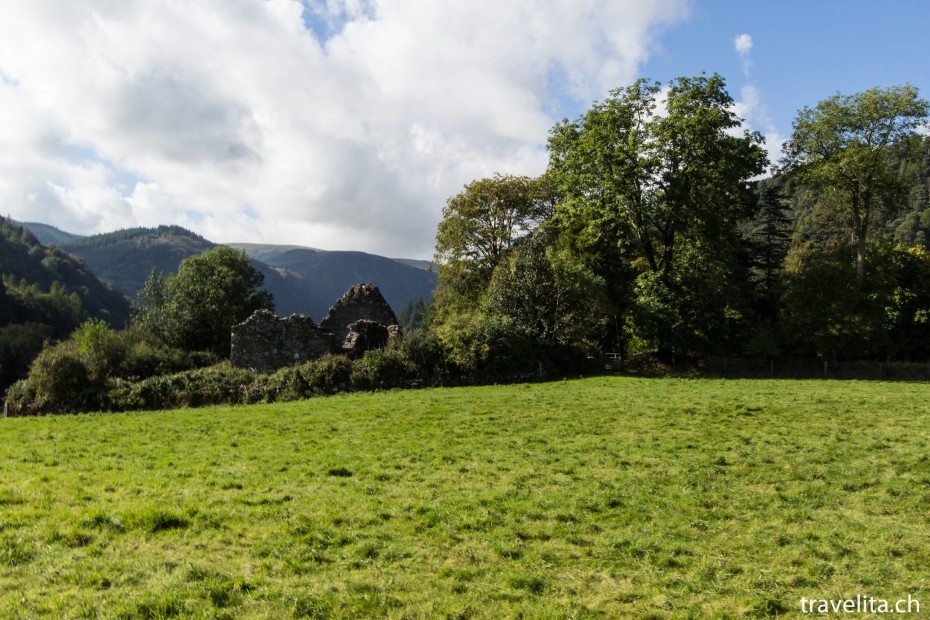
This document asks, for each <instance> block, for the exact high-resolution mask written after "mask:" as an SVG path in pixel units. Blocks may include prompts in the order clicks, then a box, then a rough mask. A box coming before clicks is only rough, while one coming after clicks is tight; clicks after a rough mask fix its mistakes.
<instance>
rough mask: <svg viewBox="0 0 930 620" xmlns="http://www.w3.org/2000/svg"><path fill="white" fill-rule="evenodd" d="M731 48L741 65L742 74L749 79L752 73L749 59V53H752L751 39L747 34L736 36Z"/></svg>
mask: <svg viewBox="0 0 930 620" xmlns="http://www.w3.org/2000/svg"><path fill="white" fill-rule="evenodd" d="M733 48H734V49H735V50H736V53H737V54H739V58H740V62H741V63H742V65H743V74H745V75H746V77H749V74H750V73H751V72H752V59H750V58H749V53H750V52H751V51H752V37H751V36H749V35H748V34H741V35H738V36H737V37H736V38H735V39H733Z"/></svg>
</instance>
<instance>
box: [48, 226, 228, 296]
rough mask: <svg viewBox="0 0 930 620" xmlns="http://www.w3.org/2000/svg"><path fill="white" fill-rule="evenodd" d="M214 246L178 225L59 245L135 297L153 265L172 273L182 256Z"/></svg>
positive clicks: (74, 240)
mask: <svg viewBox="0 0 930 620" xmlns="http://www.w3.org/2000/svg"><path fill="white" fill-rule="evenodd" d="M214 246H215V244H214V243H211V242H210V241H207V240H206V239H204V238H203V237H201V236H200V235H197V234H195V233H192V232H191V231H189V230H186V229H184V228H181V227H180V226H159V227H158V228H127V229H124V230H118V231H116V232H111V233H103V234H99V235H91V236H90V237H79V238H77V239H73V240H72V241H69V242H68V243H63V244H61V246H60V247H61V249H63V250H65V251H66V252H71V253H72V254H75V255H77V256H80V257H81V258H83V259H84V260H85V261H87V264H88V265H90V267H91V269H93V270H94V273H96V274H97V277H99V278H101V279H103V280H106V281H108V282H111V283H112V284H113V286H115V287H116V288H118V289H119V290H121V291H122V292H123V293H125V294H126V295H127V296H128V297H129V298H131V299H135V297H136V294H137V293H138V291H139V289H141V288H142V285H143V284H145V281H146V279H147V278H148V277H149V274H150V273H151V271H152V269H153V268H155V269H158V270H159V271H162V272H164V273H174V272H175V271H177V270H178V266H179V265H180V264H181V261H182V260H184V259H185V258H187V257H188V256H193V255H195V254H200V253H202V252H206V251H207V250H209V249H210V248H212V247H214Z"/></svg>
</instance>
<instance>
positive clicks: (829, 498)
mask: <svg viewBox="0 0 930 620" xmlns="http://www.w3.org/2000/svg"><path fill="white" fill-rule="evenodd" d="M928 396H930V389H928V386H927V385H926V384H903V383H897V384H891V383H871V382H870V383H866V382H820V381H761V380H760V381H714V380H685V379H680V380H666V379H631V378H618V377H604V378H595V379H587V380H579V381H563V382H555V383H547V384H536V385H516V386H505V387H485V388H464V389H443V390H423V391H406V392H389V393H381V394H367V395H366V394H356V395H347V396H338V397H332V398H320V399H312V400H309V401H304V402H297V403H289V404H275V405H267V406H254V407H226V408H208V409H200V410H185V411H171V412H158V413H140V414H108V415H84V416H74V417H49V418H39V419H9V420H0V617H4V618H7V617H8V618H34V617H55V618H98V617H99V618H174V617H183V618H304V617H309V618H359V617H389V618H500V617H520V616H522V617H530V618H602V617H603V618H616V617H652V618H665V617H743V616H748V617H766V616H774V615H781V614H785V615H788V616H800V603H799V601H800V599H801V597H807V598H818V599H820V598H828V599H829V598H833V599H839V598H855V596H856V595H864V596H875V597H879V598H888V599H892V600H894V599H898V598H906V597H907V596H908V595H909V594H910V595H912V596H913V597H914V598H916V599H917V600H919V601H921V602H922V603H923V604H924V605H926V606H928V607H930V595H928V592H927V586H928V583H927V570H926V567H927V566H930V545H928V544H927V542H928V541H927V531H928V525H930V523H928V521H930V452H928V450H927V438H928V437H930V404H928V403H930V398H928Z"/></svg>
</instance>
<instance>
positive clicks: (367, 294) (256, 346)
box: [229, 284, 400, 373]
mask: <svg viewBox="0 0 930 620" xmlns="http://www.w3.org/2000/svg"><path fill="white" fill-rule="evenodd" d="M399 330H400V326H399V325H398V324H397V317H396V316H395V315H394V311H393V310H391V306H389V305H388V303H387V301H385V300H384V297H383V296H382V295H381V291H379V290H378V287H376V286H374V285H373V284H356V285H355V286H353V287H352V288H350V289H349V290H348V291H347V292H346V294H345V295H343V296H342V297H341V298H340V299H339V300H338V301H337V302H336V303H335V304H333V306H332V308H330V309H329V312H328V313H327V314H326V316H325V317H324V318H323V320H322V321H320V324H319V325H317V324H316V323H314V322H313V319H311V318H310V317H308V316H304V315H302V314H292V315H291V316H289V317H287V318H278V317H277V316H275V314H274V313H273V312H272V311H271V310H256V311H255V312H254V313H253V314H252V316H250V317H249V318H248V319H246V320H245V321H244V322H243V323H240V324H238V325H234V326H233V328H232V347H231V349H230V354H229V361H230V362H231V363H232V365H233V366H236V367H237V368H250V369H252V370H255V371H257V372H261V373H270V372H274V371H275V370H277V369H279V368H284V367H285V366H294V365H297V364H303V363H304V362H308V361H310V360H315V359H319V358H321V357H323V356H324V355H326V354H327V353H345V354H347V355H350V356H352V357H359V356H361V355H362V354H363V353H364V352H365V351H368V350H369V349H379V348H383V347H384V346H385V345H386V344H387V342H388V339H389V338H390V337H391V335H393V334H394V333H396V332H398V331H399Z"/></svg>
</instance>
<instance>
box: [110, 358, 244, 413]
mask: <svg viewBox="0 0 930 620" xmlns="http://www.w3.org/2000/svg"><path fill="white" fill-rule="evenodd" d="M252 382H253V376H252V373H251V372H249V371H248V370H244V369H241V368H235V367H233V366H232V365H231V364H230V363H229V362H222V363H220V364H216V365H215V366H209V367H207V368H198V369H195V370H187V371H184V372H179V373H175V374H173V375H164V376H158V377H151V378H149V379H145V380H143V381H139V382H137V383H122V382H121V383H118V384H116V385H115V389H114V390H112V391H111V393H110V403H109V404H110V406H111V407H112V408H114V409H174V408H179V407H201V406H204V405H221V404H239V403H242V402H243V401H244V400H245V398H246V394H248V393H249V391H250V387H251V384H252Z"/></svg>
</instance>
